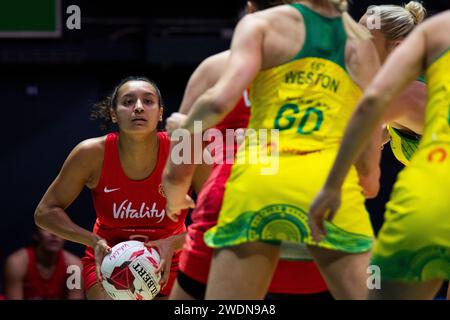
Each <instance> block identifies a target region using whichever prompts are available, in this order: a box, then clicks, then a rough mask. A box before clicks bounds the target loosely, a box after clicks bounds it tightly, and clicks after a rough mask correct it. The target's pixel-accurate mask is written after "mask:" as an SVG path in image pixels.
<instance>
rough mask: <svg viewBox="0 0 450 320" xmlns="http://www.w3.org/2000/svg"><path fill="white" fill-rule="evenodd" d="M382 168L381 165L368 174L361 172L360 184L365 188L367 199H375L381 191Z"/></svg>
mask: <svg viewBox="0 0 450 320" xmlns="http://www.w3.org/2000/svg"><path fill="white" fill-rule="evenodd" d="M380 175H381V172H380V169H379V167H377V168H375V169H372V170H371V171H370V172H369V173H368V174H366V175H363V174H361V173H360V174H359V184H360V186H361V187H362V189H363V193H364V197H365V198H366V199H373V198H376V197H377V196H378V193H379V192H380Z"/></svg>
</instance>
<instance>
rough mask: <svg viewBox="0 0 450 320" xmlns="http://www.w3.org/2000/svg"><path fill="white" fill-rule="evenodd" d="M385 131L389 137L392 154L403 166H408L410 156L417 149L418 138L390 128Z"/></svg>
mask: <svg viewBox="0 0 450 320" xmlns="http://www.w3.org/2000/svg"><path fill="white" fill-rule="evenodd" d="M387 130H388V132H389V135H390V136H391V150H392V153H393V154H394V156H395V157H396V158H397V160H398V161H400V162H401V163H403V165H405V166H407V165H409V162H410V161H411V158H412V156H413V155H414V153H416V151H417V149H418V148H419V143H420V136H419V135H410V134H406V133H404V132H402V131H401V130H399V129H396V128H393V127H391V126H387Z"/></svg>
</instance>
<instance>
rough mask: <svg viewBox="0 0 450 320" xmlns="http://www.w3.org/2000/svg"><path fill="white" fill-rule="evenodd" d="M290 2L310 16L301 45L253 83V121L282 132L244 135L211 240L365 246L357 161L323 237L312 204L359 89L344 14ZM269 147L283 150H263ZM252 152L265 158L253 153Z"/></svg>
mask: <svg viewBox="0 0 450 320" xmlns="http://www.w3.org/2000/svg"><path fill="white" fill-rule="evenodd" d="M292 6H293V7H294V8H296V9H297V10H298V11H299V12H300V14H301V15H302V16H303V19H304V25H305V28H306V39H305V43H304V45H303V49H302V50H301V51H300V52H299V53H298V55H297V56H296V57H295V58H294V59H293V60H292V61H289V62H287V63H285V64H283V65H280V66H277V67H275V68H272V69H269V70H265V71H262V72H260V73H259V75H258V76H257V77H256V79H255V80H254V82H253V84H252V86H251V88H250V99H251V105H252V111H251V118H250V124H249V128H251V129H254V130H255V131H256V132H258V133H259V132H260V130H262V131H264V130H273V129H277V130H278V134H279V138H278V139H269V140H268V141H266V142H265V143H263V142H262V141H263V139H262V138H261V136H262V135H261V134H259V135H258V138H255V139H246V141H245V143H244V144H243V145H242V146H241V148H240V149H239V151H238V154H237V160H236V163H235V164H234V165H233V169H232V173H231V176H230V178H229V180H228V183H227V185H226V190H225V195H224V201H223V205H222V209H221V212H220V216H219V220H218V224H217V226H216V227H214V228H212V229H211V230H209V231H208V232H207V233H206V235H205V241H206V243H207V244H208V245H209V246H210V247H214V248H221V247H228V246H236V245H239V244H241V243H246V242H252V241H263V242H268V243H273V244H282V243H294V244H299V245H302V244H313V245H318V246H320V247H323V248H328V249H332V250H339V251H344V252H349V253H358V252H366V251H368V250H370V249H371V247H372V243H373V237H374V236H373V229H372V226H371V223H370V219H369V214H368V212H367V211H366V209H365V206H364V201H365V199H364V196H363V193H362V188H361V187H360V185H359V179H358V175H357V173H356V170H355V169H354V168H352V170H351V172H350V173H349V175H348V177H347V179H346V181H345V184H344V188H343V193H342V207H341V208H340V210H339V211H338V212H337V213H336V216H335V218H334V219H333V222H332V223H327V224H326V228H327V231H328V234H327V236H326V237H325V238H324V239H323V240H322V241H321V242H320V243H318V244H317V243H314V242H313V240H312V237H311V232H310V229H309V227H308V210H309V207H310V205H311V203H312V201H313V199H314V197H315V196H316V195H317V193H318V192H319V190H320V188H321V187H322V185H323V184H324V182H325V179H326V177H327V175H328V172H329V170H330V169H331V165H332V164H333V161H334V159H335V156H336V153H337V150H338V147H339V144H340V142H341V140H342V137H343V134H344V130H345V127H346V125H347V123H348V121H349V118H350V116H351V114H352V113H353V111H354V108H355V107H356V104H357V102H358V100H359V98H360V97H361V91H360V89H359V88H358V86H357V85H356V84H355V82H354V81H353V80H352V79H351V78H350V76H349V74H348V72H347V70H346V65H345V58H344V57H345V48H346V39H347V38H346V34H345V30H344V27H343V22H342V18H341V17H334V18H329V17H324V16H321V15H319V14H318V13H316V12H314V11H312V10H311V9H308V8H307V7H305V6H303V5H301V4H294V5H292ZM267 149H268V150H271V151H274V150H277V152H278V153H279V156H278V157H270V156H268V157H263V155H262V154H263V151H264V150H267ZM252 152H253V153H252ZM252 154H253V155H254V154H257V155H258V156H259V157H260V158H259V159H260V160H261V161H256V163H252V162H251V161H249V159H250V158H251V155H252ZM263 158H264V160H263ZM274 167H275V168H276V170H270V169H269V168H274Z"/></svg>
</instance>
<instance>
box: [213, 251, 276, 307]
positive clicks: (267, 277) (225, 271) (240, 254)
mask: <svg viewBox="0 0 450 320" xmlns="http://www.w3.org/2000/svg"><path fill="white" fill-rule="evenodd" d="M279 253H280V248H279V247H278V246H275V245H270V244H267V243H262V242H252V243H245V244H241V245H239V246H235V247H229V248H223V249H219V250H215V251H214V256H213V259H212V263H211V269H210V272H209V277H208V285H207V288H206V295H205V299H206V300H253V299H260V300H263V299H264V297H265V295H266V293H267V290H268V288H269V285H270V282H271V280H272V274H273V272H274V271H275V268H276V266H277V263H278V258H279Z"/></svg>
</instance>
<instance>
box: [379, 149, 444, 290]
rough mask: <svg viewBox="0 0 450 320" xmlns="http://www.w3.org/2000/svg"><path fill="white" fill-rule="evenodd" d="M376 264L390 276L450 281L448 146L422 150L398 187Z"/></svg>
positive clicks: (388, 208)
mask: <svg viewBox="0 0 450 320" xmlns="http://www.w3.org/2000/svg"><path fill="white" fill-rule="evenodd" d="M385 219H386V221H385V223H384V225H383V227H382V229H381V230H380V233H379V235H378V240H377V242H376V245H375V247H374V251H373V255H372V262H371V263H372V264H373V265H378V266H379V267H380V269H381V276H382V278H383V279H386V280H397V281H404V282H422V281H427V280H434V279H450V146H449V145H430V146H427V147H425V148H423V149H422V148H421V149H419V151H417V153H416V154H415V156H414V158H413V159H412V161H411V164H410V165H409V166H408V167H407V168H406V169H404V170H403V171H402V172H401V173H400V175H399V178H398V180H397V182H396V184H395V186H394V190H393V192H392V195H391V200H390V201H389V203H388V204H387V206H386V217H385Z"/></svg>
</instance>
